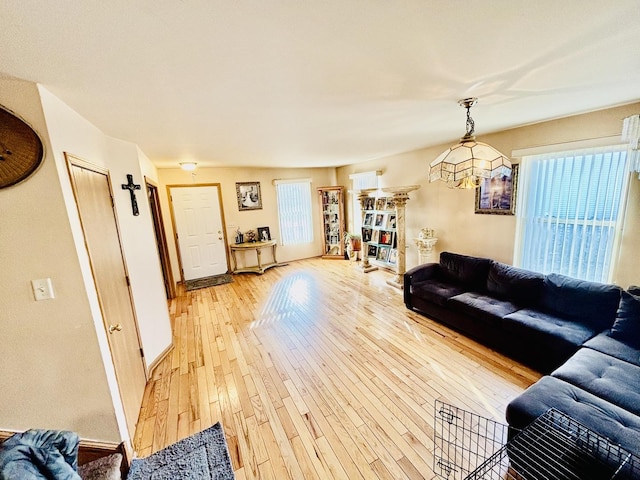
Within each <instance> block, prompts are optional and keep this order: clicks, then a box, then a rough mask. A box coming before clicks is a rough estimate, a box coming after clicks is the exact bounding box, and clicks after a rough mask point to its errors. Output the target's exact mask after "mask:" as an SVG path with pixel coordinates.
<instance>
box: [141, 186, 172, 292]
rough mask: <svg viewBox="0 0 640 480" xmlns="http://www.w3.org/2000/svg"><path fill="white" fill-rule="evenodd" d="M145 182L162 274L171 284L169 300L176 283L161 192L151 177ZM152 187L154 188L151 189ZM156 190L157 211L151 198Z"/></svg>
mask: <svg viewBox="0 0 640 480" xmlns="http://www.w3.org/2000/svg"><path fill="white" fill-rule="evenodd" d="M144 181H145V184H146V185H147V193H148V195H147V199H148V200H149V203H150V205H149V210H150V212H151V216H152V220H153V222H154V228H155V230H156V243H157V244H158V254H159V255H160V266H161V267H162V274H163V275H164V276H165V281H166V282H167V283H168V285H169V300H170V299H172V298H176V284H175V281H174V280H173V272H172V270H171V258H170V256H169V246H168V245H167V232H166V230H165V228H164V221H163V220H162V211H161V206H160V193H159V191H158V184H157V183H156V182H154V181H153V180H152V179H150V178H149V177H147V176H145V177H144ZM149 187H152V189H149ZM152 191H153V192H155V195H154V203H155V205H156V213H155V214H154V209H153V207H152V205H151V200H150V199H149V197H150V195H149V193H150V192H152Z"/></svg>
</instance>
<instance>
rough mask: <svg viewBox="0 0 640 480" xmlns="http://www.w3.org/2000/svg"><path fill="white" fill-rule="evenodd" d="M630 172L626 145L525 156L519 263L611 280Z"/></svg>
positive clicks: (545, 271)
mask: <svg viewBox="0 0 640 480" xmlns="http://www.w3.org/2000/svg"><path fill="white" fill-rule="evenodd" d="M628 171H629V170H628V168H627V155H626V152H625V149H624V147H603V148H595V149H588V150H576V151H570V152H561V153H551V154H545V155H535V156H531V157H525V158H524V159H523V161H522V165H521V172H522V177H521V178H522V179H523V180H524V183H525V185H524V188H522V189H521V192H522V203H521V205H520V206H521V207H522V208H520V209H519V210H518V212H519V213H518V217H519V218H518V228H519V239H520V241H519V255H518V258H519V259H520V261H519V262H517V263H518V264H519V265H520V266H521V267H523V268H527V269H530V270H534V271H538V272H542V273H545V274H546V273H550V272H556V273H561V274H564V275H569V276H572V277H576V278H580V279H583V280H591V281H597V282H608V281H609V280H610V277H611V267H612V258H613V254H614V245H615V240H616V236H617V233H618V231H619V229H620V226H621V220H622V207H623V199H624V196H625V194H626V189H627V183H628V177H629V175H628Z"/></svg>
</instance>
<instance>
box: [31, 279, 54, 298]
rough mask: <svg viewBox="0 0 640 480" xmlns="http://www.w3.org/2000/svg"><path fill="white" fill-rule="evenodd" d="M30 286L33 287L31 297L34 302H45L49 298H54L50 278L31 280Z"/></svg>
mask: <svg viewBox="0 0 640 480" xmlns="http://www.w3.org/2000/svg"><path fill="white" fill-rule="evenodd" d="M31 286H32V287H33V296H34V298H35V299H36V300H38V301H39V300H47V299H49V298H55V294H54V293H53V284H52V283H51V279H50V278H40V279H38V280H31Z"/></svg>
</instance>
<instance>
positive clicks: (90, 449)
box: [0, 430, 131, 478]
mask: <svg viewBox="0 0 640 480" xmlns="http://www.w3.org/2000/svg"><path fill="white" fill-rule="evenodd" d="M16 433H20V432H15V431H8V430H0V443H1V442H4V441H5V440H6V439H7V438H9V437H10V436H12V435H14V434H16ZM113 453H120V454H122V467H121V468H120V470H121V471H122V478H127V472H128V471H129V463H130V461H131V459H130V458H129V455H128V452H127V451H126V448H125V445H124V442H122V443H114V442H98V441H96V440H83V439H80V445H79V447H78V465H84V464H85V463H89V462H92V461H94V460H97V459H98V458H102V457H106V456H107V455H111V454H113Z"/></svg>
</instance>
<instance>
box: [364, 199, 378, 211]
mask: <svg viewBox="0 0 640 480" xmlns="http://www.w3.org/2000/svg"><path fill="white" fill-rule="evenodd" d="M375 206H376V199H375V198H373V197H367V198H365V199H364V209H365V210H373V209H374V208H375Z"/></svg>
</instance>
